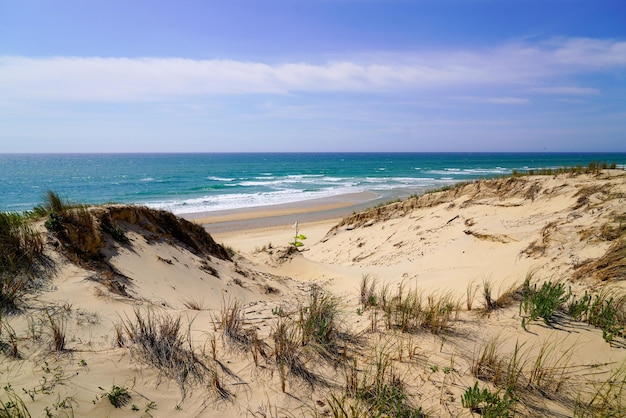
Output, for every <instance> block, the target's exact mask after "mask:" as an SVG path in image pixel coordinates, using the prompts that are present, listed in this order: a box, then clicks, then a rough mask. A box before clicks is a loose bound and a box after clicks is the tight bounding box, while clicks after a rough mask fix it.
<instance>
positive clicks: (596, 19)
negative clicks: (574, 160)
mask: <svg viewBox="0 0 626 418" xmlns="http://www.w3.org/2000/svg"><path fill="white" fill-rule="evenodd" d="M342 151H354V152H376V151H397V152H432V151H442V152H448V151H463V152H465V151H470V152H479V151H494V152H506V151H513V152H518V151H519V152H537V151H539V152H543V151H548V152H558V151H572V152H579V151H583V152H594V151H609V152H611V151H615V152H626V1H624V0H606V1H604V0H228V1H226V0H220V1H214V0H204V1H202V0H195V1H191V0H170V1H166V0H133V1H128V0H105V1H101V0H90V1H86V0H55V1H49V0H0V153H11V152H342Z"/></svg>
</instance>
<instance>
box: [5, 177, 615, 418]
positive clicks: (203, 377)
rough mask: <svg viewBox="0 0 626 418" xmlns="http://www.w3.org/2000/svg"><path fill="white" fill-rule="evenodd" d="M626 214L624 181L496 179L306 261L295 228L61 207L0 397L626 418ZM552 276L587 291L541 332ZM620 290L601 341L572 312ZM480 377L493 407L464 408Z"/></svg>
mask: <svg viewBox="0 0 626 418" xmlns="http://www.w3.org/2000/svg"><path fill="white" fill-rule="evenodd" d="M625 208H626V173H624V171H622V170H610V171H602V172H595V173H586V174H576V175H574V174H567V173H566V174H559V175H551V176H532V177H513V178H508V179H498V180H484V181H479V182H475V183H470V184H466V185H461V186H458V187H454V188H451V189H449V190H444V191H439V192H435V193H428V194H426V195H423V196H420V197H418V198H410V199H408V200H406V201H402V202H396V203H392V204H388V205H384V206H379V207H376V208H373V209H370V210H366V211H363V212H359V213H355V214H353V215H351V216H348V217H346V218H343V219H328V220H324V221H317V222H312V223H304V224H301V225H300V232H302V233H303V234H305V235H306V236H307V239H306V240H305V241H304V246H303V247H302V248H301V251H295V250H294V249H293V248H291V247H289V245H288V242H290V241H291V240H292V236H293V234H294V232H295V231H294V230H293V229H292V228H291V224H290V223H289V224H286V225H281V226H265V227H264V226H263V222H262V220H259V222H258V226H259V228H257V229H246V230H239V231H233V232H228V233H221V234H214V235H213V237H211V236H210V235H208V234H205V233H204V231H203V229H202V228H201V227H200V226H199V225H197V224H194V223H191V222H188V221H185V220H184V219H179V218H176V217H174V216H173V215H171V214H168V213H165V212H158V211H153V210H149V209H146V208H139V207H118V206H111V207H101V208H94V209H91V210H86V209H67V213H66V214H65V215H64V217H63V225H62V226H60V227H59V228H58V229H57V230H56V231H55V232H51V231H49V230H48V229H46V228H45V227H44V225H43V223H44V221H45V220H46V219H42V220H40V221H37V223H36V227H37V228H38V229H39V230H40V231H41V233H42V234H43V236H44V241H45V243H44V253H43V254H44V255H45V259H44V260H43V261H42V263H43V264H44V265H45V268H41V269H39V270H38V273H37V274H38V275H37V279H36V283H37V286H32V287H31V288H29V289H28V292H23V294H20V297H19V298H18V300H17V303H16V309H14V310H12V311H10V312H9V311H5V313H4V315H3V316H2V324H3V327H2V332H1V333H0V343H1V346H2V351H3V354H0V359H1V360H0V361H1V367H2V368H1V369H0V379H1V381H2V386H6V385H8V384H10V388H8V387H7V390H5V392H4V393H3V394H2V396H1V398H2V400H3V402H7V401H8V400H9V399H13V401H14V402H15V405H16V407H15V408H13V410H14V411H15V410H17V409H19V408H26V409H27V410H28V411H29V412H30V414H31V415H32V416H40V415H45V414H46V413H47V411H48V412H49V413H50V414H51V415H53V416H72V415H73V416H207V417H209V416H257V417H270V416H272V417H277V416H368V415H371V416H375V415H376V414H379V415H378V416H420V415H421V414H426V415H428V416H472V414H474V415H478V414H479V413H480V412H481V411H482V412H486V411H487V410H489V411H491V413H494V412H493V410H494V408H500V414H501V415H500V416H504V412H503V411H509V412H511V413H512V412H513V411H515V413H516V415H520V416H572V415H573V414H578V416H593V415H595V414H602V413H615V414H616V415H617V416H619V415H623V414H624V413H625V412H626V410H625V409H624V408H625V406H624V401H625V400H626V393H624V392H623V391H622V390H621V388H623V385H624V377H626V341H625V340H624V333H623V331H622V330H620V329H619V327H620V324H623V322H620V321H623V320H624V318H625V317H626V298H624V299H623V300H621V299H620V298H619V296H620V295H622V294H623V293H621V292H623V291H624V290H626V289H623V287H624V284H623V283H624V279H625V278H626V267H625V265H624V261H623V260H624V255H626V253H625V252H624V242H625V240H626V238H625V235H624V233H625V232H626V209H625ZM85 213H87V214H88V216H86V215H85ZM257 215H258V213H257ZM220 216H222V217H223V216H225V215H223V214H221V215H220ZM241 216H242V215H241V214H237V217H238V218H237V219H238V220H240V218H241ZM249 216H250V218H251V219H252V218H254V216H255V213H254V212H250V213H249ZM259 218H263V217H262V216H259ZM225 219H226V218H225ZM222 220H224V219H222ZM227 220H228V219H226V221H227ZM218 243H221V244H222V245H220V244H218ZM526 278H529V280H530V281H529V282H528V283H527V286H529V287H526V293H524V288H523V286H522V285H523V283H524V280H525V279H526ZM546 281H549V282H551V283H555V285H554V286H555V287H556V284H557V283H563V287H562V288H561V289H562V290H563V291H564V292H565V295H561V297H563V298H565V296H567V292H569V291H570V289H571V292H572V293H573V296H571V297H570V298H569V299H568V300H567V301H565V299H563V303H561V308H560V309H559V310H558V311H557V312H556V313H555V315H553V316H550V317H549V318H545V317H542V316H539V317H537V318H536V319H534V320H533V318H532V311H530V310H529V308H528V306H529V305H524V294H526V295H529V294H531V293H532V290H533V289H535V288H534V287H533V286H534V285H535V284H536V285H537V289H540V288H541V286H542V284H543V283H544V282H546ZM364 285H367V286H364ZM609 290H610V291H612V292H614V293H613V296H614V299H613V300H612V301H611V302H608V299H606V300H604V302H603V303H607V304H608V303H613V304H614V306H616V307H617V308H616V309H617V310H616V313H615V317H614V318H613V319H614V323H615V326H614V327H613V328H611V326H610V325H606V323H605V325H604V335H603V330H602V329H601V328H602V327H598V326H593V325H590V324H588V322H589V321H586V319H588V317H589V316H591V314H587V316H585V317H580V318H578V319H576V318H573V317H572V316H571V315H569V314H568V313H567V312H566V311H567V305H568V304H569V303H570V302H571V301H572V300H574V298H577V299H576V300H580V299H581V298H582V297H583V296H584V294H585V291H587V292H589V293H590V294H593V295H597V294H601V293H602V292H605V294H606V292H608V291H609ZM485 294H487V296H489V297H487V296H486V295H485ZM618 300H621V304H618V303H617V302H618ZM403 302H404V304H403ZM409 305H411V306H409ZM524 306H526V307H527V309H522V307H524ZM405 308H406V310H405V311H402V309H405ZM315 314H319V316H315ZM544 318H545V319H546V321H544ZM522 319H523V320H524V323H523V325H524V326H525V328H526V329H524V328H523V327H522ZM596 325H597V324H596ZM59 333H62V334H63V335H64V336H65V340H64V341H63V342H62V344H60V343H59V341H58V340H59ZM607 333H608V334H609V335H607ZM55 334H56V337H55ZM603 337H604V338H603ZM607 340H610V341H607ZM490 347H491V348H490ZM620 379H621V380H620ZM607 382H608V383H607ZM475 383H478V386H479V387H480V388H481V389H482V388H484V389H486V390H488V391H489V392H490V393H491V394H492V397H491V398H489V399H490V400H488V401H486V400H485V399H482V400H479V401H477V403H476V404H475V405H473V407H467V405H466V404H465V405H464V402H463V401H462V399H463V397H464V394H465V396H467V393H468V392H467V391H468V388H471V387H473V386H474V384H475ZM507 387H508V388H511V390H512V392H511V393H510V394H507V391H506V389H507ZM618 389H619V390H618ZM509 395H510V396H509ZM383 399H384V401H383ZM494 399H497V401H496V400H494ZM512 399H514V400H512ZM117 401H119V403H118V405H117V406H118V407H116V406H115V405H113V404H114V403H116V402H117ZM507 402H508V403H507ZM5 405H6V404H5ZM420 408H421V409H420ZM490 408H491V409H490ZM5 409H6V407H5ZM342 411H343V412H342ZM16 416H19V415H16Z"/></svg>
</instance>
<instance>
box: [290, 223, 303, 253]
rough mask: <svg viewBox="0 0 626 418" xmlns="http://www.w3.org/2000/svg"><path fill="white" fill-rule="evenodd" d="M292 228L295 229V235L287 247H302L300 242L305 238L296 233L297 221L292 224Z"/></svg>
mask: <svg viewBox="0 0 626 418" xmlns="http://www.w3.org/2000/svg"><path fill="white" fill-rule="evenodd" d="M294 228H296V235H295V236H294V237H293V241H292V242H290V243H289V245H293V246H294V247H295V248H298V247H302V246H303V245H304V243H303V242H302V241H303V240H305V239H306V237H305V236H304V235H302V234H300V233H298V221H296V223H295V224H294Z"/></svg>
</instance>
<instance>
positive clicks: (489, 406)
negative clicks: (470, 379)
mask: <svg viewBox="0 0 626 418" xmlns="http://www.w3.org/2000/svg"><path fill="white" fill-rule="evenodd" d="M515 402H516V401H515V398H514V397H513V396H512V394H511V393H510V392H509V391H507V392H506V393H505V394H504V395H503V396H502V397H501V396H500V394H499V393H498V392H496V393H491V392H490V391H489V390H487V389H482V390H480V388H479V387H478V382H476V383H474V386H470V387H469V388H467V390H466V391H465V393H464V394H463V395H462V397H461V404H462V405H463V407H464V408H469V409H470V410H471V411H473V412H477V413H479V414H481V415H482V416H484V417H493V418H496V417H508V416H509V414H511V413H512V411H511V409H512V407H513V405H514V404H515Z"/></svg>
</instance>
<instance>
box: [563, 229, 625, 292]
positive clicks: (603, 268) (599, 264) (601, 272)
mask: <svg viewBox="0 0 626 418" xmlns="http://www.w3.org/2000/svg"><path fill="white" fill-rule="evenodd" d="M585 277H591V278H592V279H594V280H597V281H602V282H603V281H610V280H625V279H626V238H620V239H619V240H617V241H616V242H615V243H614V244H613V245H611V247H609V249H608V251H607V252H606V253H605V254H604V255H603V256H602V257H600V258H599V259H597V260H594V261H591V262H588V263H585V264H583V265H581V266H580V267H579V269H578V270H577V271H576V272H575V273H574V278H575V279H582V278H585Z"/></svg>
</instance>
